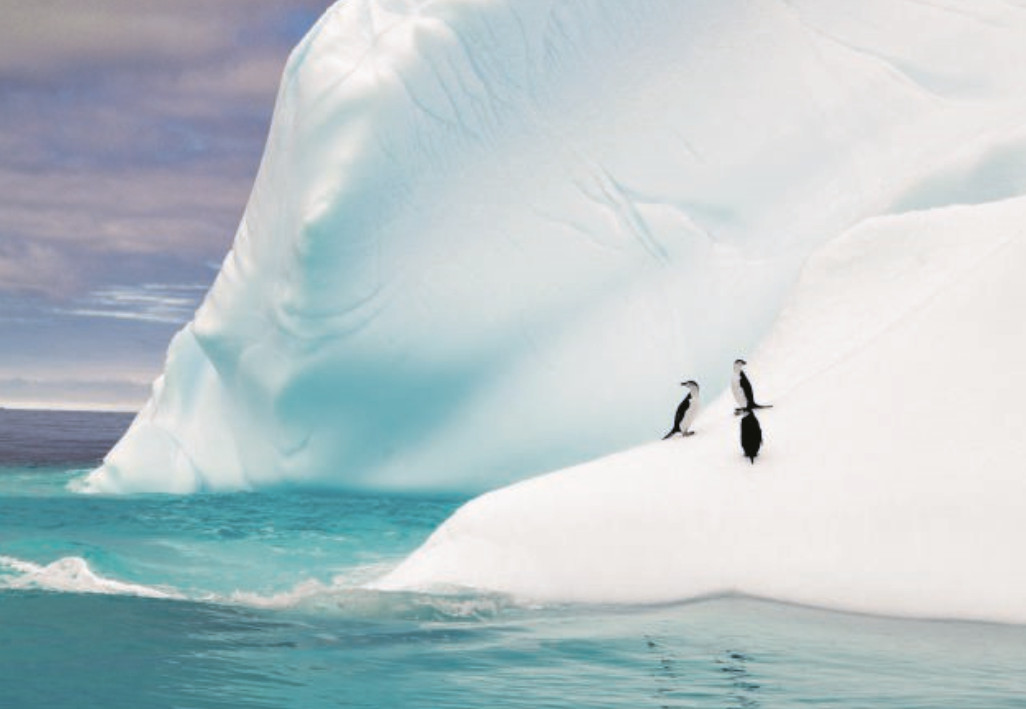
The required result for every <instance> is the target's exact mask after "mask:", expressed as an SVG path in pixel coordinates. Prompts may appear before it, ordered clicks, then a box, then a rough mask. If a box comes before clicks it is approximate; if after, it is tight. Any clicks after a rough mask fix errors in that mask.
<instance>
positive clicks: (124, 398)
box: [0, 377, 150, 411]
mask: <svg viewBox="0 0 1026 709" xmlns="http://www.w3.org/2000/svg"><path fill="white" fill-rule="evenodd" d="M149 392H150V382H149V381H136V380H132V379H116V378H97V379H89V378H68V377H54V378H41V379H36V378H30V377H0V406H13V407H19V408H39V409H48V408H68V409H98V410H105V409H107V410H119V411H136V410H138V409H139V408H140V407H141V406H142V404H143V402H145V401H146V397H147V396H148V395H149Z"/></svg>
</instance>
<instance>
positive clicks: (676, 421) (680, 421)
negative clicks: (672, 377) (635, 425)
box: [663, 379, 699, 441]
mask: <svg viewBox="0 0 1026 709" xmlns="http://www.w3.org/2000/svg"><path fill="white" fill-rule="evenodd" d="M681 386H684V387H687V388H688V393H687V395H685V397H684V400H683V401H682V402H680V406H678V407H677V413H676V415H674V417H673V428H671V429H670V432H669V433H667V434H666V435H665V436H663V440H664V441H665V440H666V439H667V438H669V437H670V436H672V435H673V434H675V433H679V434H680V435H682V436H690V435H692V434H694V431H692V430H690V429H691V424H692V422H693V421H694V420H695V416H697V415H698V406H699V401H698V382H696V381H694V380H692V379H689V380H687V381H686V382H681Z"/></svg>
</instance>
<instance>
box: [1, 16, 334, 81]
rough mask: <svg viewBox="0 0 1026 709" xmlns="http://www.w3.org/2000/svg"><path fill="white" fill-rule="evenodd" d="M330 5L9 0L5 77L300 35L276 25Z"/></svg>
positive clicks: (200, 53) (208, 53) (194, 58)
mask: <svg viewBox="0 0 1026 709" xmlns="http://www.w3.org/2000/svg"><path fill="white" fill-rule="evenodd" d="M326 6H327V3H325V2H315V1H313V0H305V1H304V0H295V1H293V2H286V1H283V0H278V1H274V0H218V1H217V2H209V0H176V1H175V2H173V3H172V2H167V1H166V0H41V1H39V2H23V1H22V0H4V1H3V2H2V3H0V11H2V13H3V17H4V22H3V23H2V24H0V67H2V69H0V76H5V77H7V78H12V77H13V78H26V77H31V78H33V79H36V80H39V79H45V78H54V77H59V76H60V75H61V74H62V73H64V72H66V71H67V70H68V69H69V67H80V66H82V65H86V66H89V67H99V66H112V65H115V66H116V65H126V64H130V65H132V66H136V67H138V66H140V65H153V66H167V65H168V64H176V63H178V64H188V63H194V62H203V61H208V60H209V59H210V58H211V57H213V56H216V55H220V54H224V53H225V52H226V51H228V50H230V49H233V48H236V47H237V46H238V45H239V44H240V41H252V42H254V43H260V42H261V41H266V40H267V39H275V38H278V39H283V40H286V41H289V40H294V37H281V35H280V32H276V31H275V29H274V27H275V25H277V26H279V27H280V26H281V25H282V24H283V20H285V19H288V18H289V17H290V13H294V12H295V11H297V10H306V11H308V12H310V13H319V12H320V11H322V10H323V9H324V8H325V7H326ZM247 28H256V30H257V31H255V32H254V31H252V30H250V31H249V32H247V31H246V30H247ZM250 37H252V39H250Z"/></svg>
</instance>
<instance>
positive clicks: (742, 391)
mask: <svg viewBox="0 0 1026 709" xmlns="http://www.w3.org/2000/svg"><path fill="white" fill-rule="evenodd" d="M746 364H748V362H745V361H744V360H743V359H735V360H734V375H733V376H732V377H731V378H730V391H731V393H732V394H733V395H734V401H736V402H737V408H736V409H734V415H735V416H737V415H738V414H740V413H742V412H743V411H751V410H753V409H771V408H773V404H757V403H755V393H754V392H752V383H751V382H750V381H748V376H747V375H746V374H745V365H746Z"/></svg>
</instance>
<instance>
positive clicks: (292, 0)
mask: <svg viewBox="0 0 1026 709" xmlns="http://www.w3.org/2000/svg"><path fill="white" fill-rule="evenodd" d="M330 4H331V2H330V0H31V1H30V0H0V15H2V17H3V18H4V20H3V22H2V23H0V406H20V407H25V406H30V407H38V408H113V409H123V410H132V409H135V408H138V407H139V406H140V405H141V404H142V403H143V402H144V401H145V399H146V397H147V396H148V392H149V388H150V384H151V382H152V380H153V379H154V378H155V377H156V376H157V375H158V374H159V373H160V371H161V369H162V365H163V359H164V354H165V351H166V349H167V345H168V343H169V341H170V339H171V337H172V335H173V334H174V333H175V332H176V331H177V330H178V329H179V328H180V327H181V326H182V325H183V324H184V323H185V322H187V321H188V320H189V319H190V318H191V316H192V312H193V311H194V309H195V308H196V306H197V305H198V304H199V302H200V300H201V299H202V297H203V295H204V293H205V292H206V289H207V287H208V286H209V285H210V283H211V282H212V281H213V278H214V276H215V275H216V274H217V269H218V267H219V265H220V263H221V261H222V259H223V258H224V256H225V254H226V253H227V251H228V249H229V248H230V246H231V241H232V237H233V236H234V233H235V229H236V227H237V225H238V222H239V219H240V218H241V216H242V212H243V209H244V207H245V202H246V199H247V197H248V195H249V190H250V188H251V186H252V183H253V179H254V177H255V175H256V170H257V167H258V165H259V161H260V156H261V154H262V152H263V147H264V141H265V139H266V137H267V130H268V126H269V123H270V117H271V112H272V110H273V107H274V97H275V93H276V91H277V86H278V80H279V78H280V76H281V71H282V69H283V67H284V63H285V60H286V58H287V56H288V53H289V51H290V50H291V48H292V47H293V46H294V45H295V44H296V42H297V41H298V40H299V39H300V38H301V37H302V36H303V34H304V33H305V32H306V30H307V29H309V27H310V26H311V25H313V23H314V22H315V21H316V20H317V18H318V17H319V16H320V14H321V13H322V12H323V11H324V10H325V9H326V8H327V7H328V6H329V5H330Z"/></svg>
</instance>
